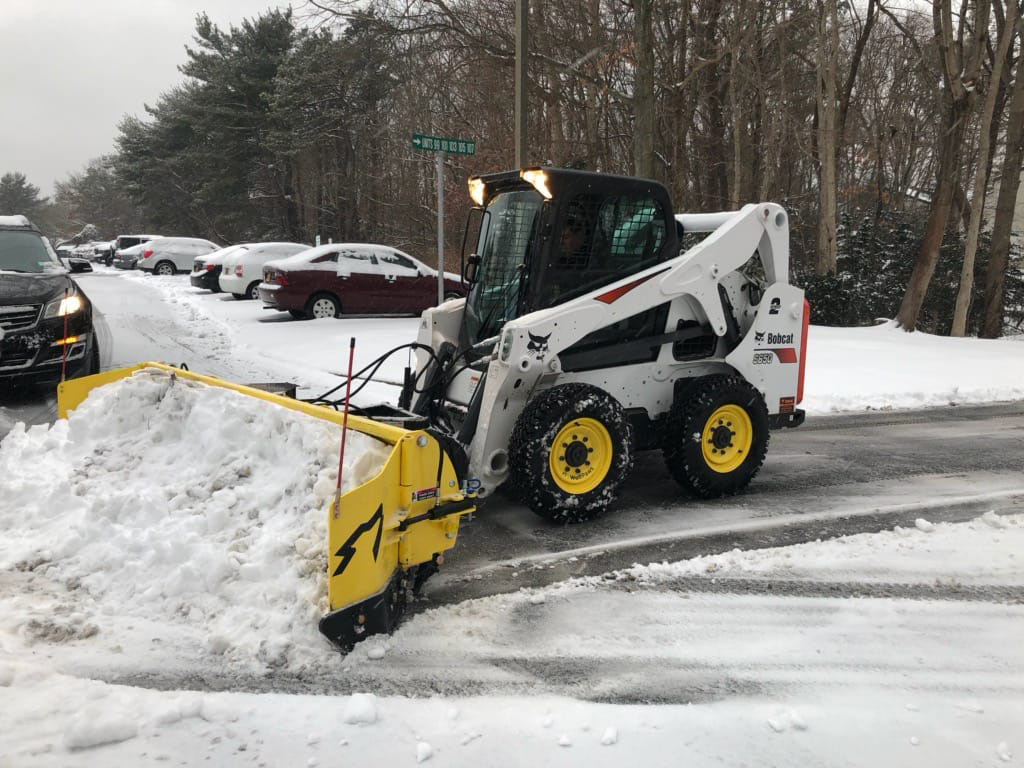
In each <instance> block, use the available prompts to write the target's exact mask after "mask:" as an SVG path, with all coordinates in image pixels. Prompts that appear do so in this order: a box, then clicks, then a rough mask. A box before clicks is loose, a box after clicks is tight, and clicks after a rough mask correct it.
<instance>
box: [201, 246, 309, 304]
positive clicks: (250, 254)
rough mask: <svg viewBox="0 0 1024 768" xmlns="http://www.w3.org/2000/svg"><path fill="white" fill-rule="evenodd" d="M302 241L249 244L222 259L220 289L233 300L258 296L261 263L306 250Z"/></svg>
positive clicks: (261, 269)
mask: <svg viewBox="0 0 1024 768" xmlns="http://www.w3.org/2000/svg"><path fill="white" fill-rule="evenodd" d="M309 247H310V246H308V245H302V244H301V243H249V244H248V245H247V246H246V250H245V251H242V252H241V253H234V254H232V255H230V256H228V257H227V258H226V259H224V264H223V266H222V267H221V271H220V280H219V282H220V289H221V290H222V291H224V292H226V293H230V294H231V295H232V296H234V297H235V298H236V299H258V298H259V297H260V294H259V291H258V290H257V289H258V287H259V284H260V283H261V282H262V280H263V265H264V264H266V263H267V262H268V261H271V260H273V259H285V258H288V257H289V256H294V255H295V254H297V253H302V252H303V251H307V250H309Z"/></svg>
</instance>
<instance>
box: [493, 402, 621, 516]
mask: <svg viewBox="0 0 1024 768" xmlns="http://www.w3.org/2000/svg"><path fill="white" fill-rule="evenodd" d="M581 420H589V421H582V422H581ZM594 422H596V423H597V424H599V425H600V426H601V428H603V430H604V432H605V434H604V437H606V438H607V440H606V441H605V440H604V437H601V436H600V435H599V433H598V436H597V437H596V439H595V442H593V443H590V444H591V445H595V446H596V451H597V453H598V455H599V456H602V460H601V463H600V464H599V465H598V466H597V467H595V468H593V469H590V470H587V467H591V464H590V461H589V457H590V456H591V455H593V454H594V453H595V448H589V447H588V446H587V445H586V443H587V442H588V438H587V437H586V435H584V436H583V437H580V438H579V439H576V438H577V435H576V434H571V433H572V432H573V427H578V428H580V429H579V431H581V432H583V431H588V432H589V433H590V434H592V435H594V434H595V432H594V430H593V429H592V428H591V426H589V425H592V424H593V423H594ZM581 425H582V427H581ZM563 431H564V432H565V437H564V440H563V439H561V438H559V434H560V433H562V432H563ZM556 438H559V439H558V441H557V442H561V443H562V444H561V445H556ZM601 442H604V443H605V444H604V446H603V447H602V446H601V445H600V443H601ZM560 449H564V450H560ZM554 450H559V453H556V454H552V451H554ZM570 451H572V452H573V456H572V457H571V458H566V457H567V456H569V452H570ZM559 454H564V455H559ZM604 457H606V458H604ZM559 459H561V462H562V463H564V466H565V474H564V475H562V476H561V477H560V478H558V479H556V477H555V476H554V475H553V474H552V469H551V464H552V462H554V463H555V464H556V465H559ZM509 466H510V467H511V474H510V476H509V480H508V483H507V484H508V485H509V486H510V487H509V488H508V489H507V490H506V492H507V493H509V494H511V495H513V496H514V497H515V498H519V499H521V500H522V501H523V503H525V504H527V505H528V506H529V507H530V509H532V510H533V511H534V512H535V513H536V514H538V515H540V516H541V517H543V518H545V519H546V520H551V521H552V522H556V523H580V522H583V521H585V520H592V519H593V518H595V517H597V516H599V515H600V514H601V513H603V512H604V511H605V510H606V509H607V508H608V506H609V505H610V504H611V503H612V502H613V501H614V500H615V496H616V494H617V492H618V490H619V487H620V486H621V485H622V483H623V481H624V480H625V479H626V477H627V476H628V475H629V472H630V470H631V469H632V467H633V428H632V426H631V425H630V423H629V419H628V418H627V417H626V413H625V411H623V409H622V406H621V405H619V403H618V401H617V400H615V398H613V397H612V396H611V395H609V394H608V393H607V392H605V391H604V390H602V389H598V388H597V387H592V386H590V385H589V384H564V385H562V386H558V387H552V388H551V389H548V390H545V391H544V392H541V393H540V394H539V395H537V397H535V398H534V399H533V401H532V402H530V403H529V404H528V405H527V406H526V408H525V409H524V410H523V412H522V414H520V416H519V419H518V420H517V421H516V425H515V428H514V429H513V430H512V439H511V440H510V441H509ZM573 473H575V476H574V474H573ZM589 473H596V474H593V475H590V477H588V476H587V475H588V474H589ZM573 484H578V489H572V488H571V486H572V485H573Z"/></svg>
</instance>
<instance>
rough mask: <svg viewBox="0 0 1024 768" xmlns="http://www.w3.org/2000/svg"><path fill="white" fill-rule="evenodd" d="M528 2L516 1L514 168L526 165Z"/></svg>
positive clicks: (527, 0) (525, 0) (526, 0)
mask: <svg viewBox="0 0 1024 768" xmlns="http://www.w3.org/2000/svg"><path fill="white" fill-rule="evenodd" d="M529 17H530V3H529V0H516V93H515V102H516V116H515V122H516V168H522V167H523V166H524V165H526V60H527V57H528V55H529V49H530V48H529V41H530V32H529V27H528V22H529Z"/></svg>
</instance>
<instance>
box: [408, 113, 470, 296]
mask: <svg viewBox="0 0 1024 768" xmlns="http://www.w3.org/2000/svg"><path fill="white" fill-rule="evenodd" d="M412 146H413V149H421V150H424V151H426V152H436V153H437V155H436V156H435V165H436V166H437V303H438V304H440V303H441V302H442V301H444V156H445V155H446V154H450V155H475V154H476V142H475V141H472V140H469V139H452V138H447V137H441V136H425V135H423V134H422V133H414V134H413V135H412Z"/></svg>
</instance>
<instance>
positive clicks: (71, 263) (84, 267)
mask: <svg viewBox="0 0 1024 768" xmlns="http://www.w3.org/2000/svg"><path fill="white" fill-rule="evenodd" d="M68 267H70V269H71V271H72V272H92V264H90V263H89V262H88V261H86V260H85V259H68Z"/></svg>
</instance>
